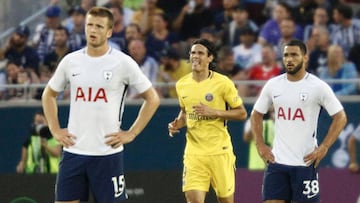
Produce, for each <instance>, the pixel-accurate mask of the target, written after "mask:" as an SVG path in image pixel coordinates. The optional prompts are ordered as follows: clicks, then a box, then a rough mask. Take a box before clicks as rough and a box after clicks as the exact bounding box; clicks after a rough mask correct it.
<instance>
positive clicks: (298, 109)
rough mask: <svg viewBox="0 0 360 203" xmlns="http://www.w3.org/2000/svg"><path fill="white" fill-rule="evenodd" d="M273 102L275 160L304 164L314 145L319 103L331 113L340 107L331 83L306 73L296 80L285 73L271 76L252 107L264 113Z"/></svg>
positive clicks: (298, 164)
mask: <svg viewBox="0 0 360 203" xmlns="http://www.w3.org/2000/svg"><path fill="white" fill-rule="evenodd" d="M272 104H274V110H275V137H274V143H273V149H272V152H273V154H274V156H275V161H276V162H277V163H280V164H286V165H292V166H305V165H306V163H305V162H304V160H303V159H304V156H305V155H307V154H308V153H310V152H312V151H313V150H314V149H315V147H317V139H316V136H317V125H318V117H319V114H320V109H321V107H323V108H324V109H326V111H327V112H328V114H329V115H330V116H332V115H334V114H336V113H337V112H339V111H341V110H342V109H343V106H342V105H341V103H340V101H339V100H338V99H337V98H336V96H335V94H334V93H333V91H332V89H331V88H330V86H329V85H328V84H326V83H325V82H324V81H322V80H320V79H319V78H317V77H316V76H314V75H312V74H309V73H306V75H305V77H304V78H303V79H302V80H300V81H296V82H291V81H289V80H287V77H286V73H284V74H282V75H279V76H277V77H274V78H272V79H270V80H269V81H268V82H267V83H266V84H265V86H264V88H263V89H262V92H261V94H260V96H259V98H258V100H257V101H256V103H255V105H254V109H255V110H256V111H258V112H260V113H263V114H265V113H266V112H267V111H268V109H269V108H270V106H271V105H272Z"/></svg>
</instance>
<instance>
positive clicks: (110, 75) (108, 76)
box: [103, 70, 113, 81]
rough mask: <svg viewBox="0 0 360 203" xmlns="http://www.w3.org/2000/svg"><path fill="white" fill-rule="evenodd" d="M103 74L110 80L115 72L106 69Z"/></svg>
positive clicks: (106, 79)
mask: <svg viewBox="0 0 360 203" xmlns="http://www.w3.org/2000/svg"><path fill="white" fill-rule="evenodd" d="M103 76H104V79H105V81H110V80H111V78H112V76H113V72H112V71H111V70H104V72H103Z"/></svg>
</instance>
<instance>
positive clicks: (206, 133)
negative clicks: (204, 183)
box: [176, 71, 243, 155]
mask: <svg viewBox="0 0 360 203" xmlns="http://www.w3.org/2000/svg"><path fill="white" fill-rule="evenodd" d="M176 91H177V94H178V98H179V103H180V107H181V108H183V109H185V111H186V125H187V132H186V147H185V154H196V155H214V154H223V153H229V152H231V153H233V147H232V143H231V138H230V136H229V133H228V130H227V121H226V120H224V119H222V118H212V117H206V116H199V115H197V114H195V113H194V111H193V106H194V105H198V104H200V103H202V104H204V105H207V106H209V107H211V108H214V109H218V110H226V109H228V108H229V107H231V108H235V107H239V106H240V105H242V103H243V101H242V99H241V98H240V96H239V95H238V92H237V89H236V88H235V84H234V82H233V81H231V80H230V79H229V78H228V77H226V76H224V75H221V74H219V73H217V72H214V71H211V72H210V75H209V77H208V78H207V79H206V80H203V81H201V82H197V81H195V80H194V79H193V78H192V73H190V74H188V75H186V76H184V77H183V78H181V79H180V80H179V81H178V82H177V83H176Z"/></svg>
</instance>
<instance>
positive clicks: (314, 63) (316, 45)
mask: <svg viewBox="0 0 360 203" xmlns="http://www.w3.org/2000/svg"><path fill="white" fill-rule="evenodd" d="M308 42H309V43H311V44H313V45H311V46H308V47H313V48H312V51H311V52H310V54H309V65H308V69H307V70H308V72H311V73H313V74H315V75H319V70H321V69H323V68H326V64H327V52H328V49H329V47H330V45H331V42H330V33H329V31H328V30H327V28H326V27H324V26H315V27H313V29H312V34H311V37H310V39H309V41H308Z"/></svg>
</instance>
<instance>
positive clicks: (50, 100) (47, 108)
mask: <svg viewBox="0 0 360 203" xmlns="http://www.w3.org/2000/svg"><path fill="white" fill-rule="evenodd" d="M57 95H58V92H56V91H54V90H53V89H51V88H50V87H49V86H46V87H45V90H44V92H43V94H42V97H41V101H42V106H43V110H44V114H45V117H46V120H47V122H48V124H49V129H50V131H51V132H53V131H56V130H60V124H59V119H58V116H57V115H58V107H57V102H56V97H57Z"/></svg>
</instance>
